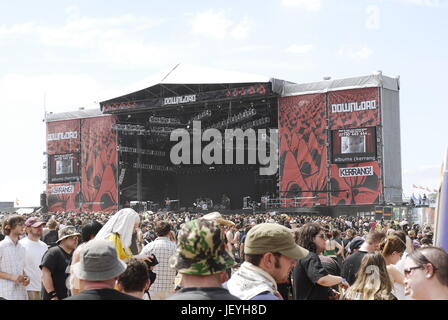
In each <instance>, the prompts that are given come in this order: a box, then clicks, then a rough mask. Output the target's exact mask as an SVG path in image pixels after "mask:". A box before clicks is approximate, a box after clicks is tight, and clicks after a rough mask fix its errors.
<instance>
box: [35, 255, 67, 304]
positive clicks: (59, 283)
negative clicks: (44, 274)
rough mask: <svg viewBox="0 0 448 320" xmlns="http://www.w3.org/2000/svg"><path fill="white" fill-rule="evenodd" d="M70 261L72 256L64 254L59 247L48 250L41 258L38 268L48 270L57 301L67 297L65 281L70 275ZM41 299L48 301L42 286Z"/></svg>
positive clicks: (48, 298)
mask: <svg viewBox="0 0 448 320" xmlns="http://www.w3.org/2000/svg"><path fill="white" fill-rule="evenodd" d="M71 261H72V255H71V254H68V253H67V252H65V251H64V250H63V249H62V248H61V247H59V246H56V247H53V248H50V249H48V251H47V252H46V253H45V254H44V256H43V257H42V263H41V264H40V268H41V269H42V267H46V268H48V269H49V270H50V272H51V279H52V280H53V285H54V290H55V291H56V294H57V296H58V298H59V299H64V298H66V297H67V296H68V289H67V286H66V280H67V278H68V276H69V274H70V264H71ZM42 297H43V300H50V297H49V295H48V293H47V291H46V290H45V287H44V286H42Z"/></svg>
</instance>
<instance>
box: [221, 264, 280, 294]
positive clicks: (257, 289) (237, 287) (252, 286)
mask: <svg viewBox="0 0 448 320" xmlns="http://www.w3.org/2000/svg"><path fill="white" fill-rule="evenodd" d="M227 288H228V289H229V292H230V293H231V294H233V295H234V296H236V297H238V298H240V299H241V300H250V299H252V298H253V297H255V296H257V295H259V294H260V293H262V292H266V291H268V292H270V293H272V294H275V293H276V292H277V283H276V281H275V280H274V278H272V276H271V275H270V274H269V273H267V272H266V271H264V270H263V269H261V268H259V267H257V266H254V265H253V264H251V263H249V262H244V263H243V264H242V265H241V267H240V268H239V269H238V271H236V272H235V273H234V274H233V275H232V277H231V278H230V280H229V281H228V282H227Z"/></svg>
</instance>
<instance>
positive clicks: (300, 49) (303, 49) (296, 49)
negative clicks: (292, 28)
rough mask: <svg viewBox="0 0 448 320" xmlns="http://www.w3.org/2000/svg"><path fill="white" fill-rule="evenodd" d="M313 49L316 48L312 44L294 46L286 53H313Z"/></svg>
mask: <svg viewBox="0 0 448 320" xmlns="http://www.w3.org/2000/svg"><path fill="white" fill-rule="evenodd" d="M313 49H314V46H313V45H312V44H304V45H297V44H292V45H290V46H289V47H288V48H287V49H286V52H289V53H299V54H302V53H308V52H311V51H312V50H313Z"/></svg>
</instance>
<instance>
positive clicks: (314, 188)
mask: <svg viewBox="0 0 448 320" xmlns="http://www.w3.org/2000/svg"><path fill="white" fill-rule="evenodd" d="M279 114H280V116H279V133H280V188H281V190H280V194H281V196H282V197H290V198H294V197H298V199H300V200H299V201H300V204H299V205H300V206H314V205H316V204H320V205H331V206H335V205H360V204H377V203H379V199H380V195H381V192H382V182H381V181H382V180H381V166H380V163H379V162H378V161H377V140H376V126H378V125H380V124H381V117H380V100H379V89H378V88H363V89H352V90H343V91H335V92H329V93H322V94H309V95H300V96H291V97H283V98H280V99H279ZM327 121H328V130H326V129H327ZM327 144H328V145H330V146H331V150H330V151H331V152H330V153H328V154H330V156H331V164H327V151H328V147H327ZM327 179H328V180H329V181H330V183H329V184H327V182H326V181H327ZM319 191H322V192H319ZM328 195H329V197H328ZM328 198H329V199H330V203H328V201H327V199H328Z"/></svg>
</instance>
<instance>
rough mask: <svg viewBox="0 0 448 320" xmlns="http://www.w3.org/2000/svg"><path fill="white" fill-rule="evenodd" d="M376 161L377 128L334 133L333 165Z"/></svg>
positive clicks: (344, 130)
mask: <svg viewBox="0 0 448 320" xmlns="http://www.w3.org/2000/svg"><path fill="white" fill-rule="evenodd" d="M375 160H376V131H375V127H370V128H356V129H340V130H333V131H332V162H333V163H355V162H368V161H375Z"/></svg>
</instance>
